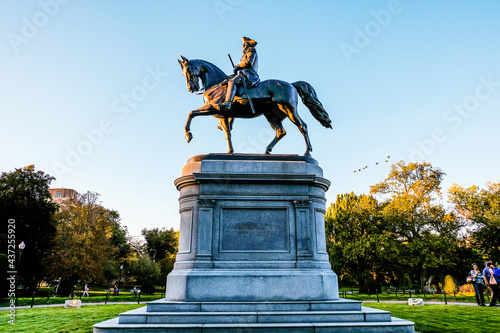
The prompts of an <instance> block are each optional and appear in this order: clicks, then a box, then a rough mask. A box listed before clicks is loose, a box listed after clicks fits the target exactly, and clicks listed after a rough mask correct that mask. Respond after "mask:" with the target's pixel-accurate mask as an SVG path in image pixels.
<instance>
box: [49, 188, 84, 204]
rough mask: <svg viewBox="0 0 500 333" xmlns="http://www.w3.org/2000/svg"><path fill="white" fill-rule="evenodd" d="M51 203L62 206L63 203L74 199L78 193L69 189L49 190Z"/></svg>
mask: <svg viewBox="0 0 500 333" xmlns="http://www.w3.org/2000/svg"><path fill="white" fill-rule="evenodd" d="M49 192H50V195H51V196H52V201H53V202H55V203H57V204H59V205H64V203H65V202H66V201H68V200H71V199H76V197H77V195H78V192H77V191H75V190H73V189H71V188H49Z"/></svg>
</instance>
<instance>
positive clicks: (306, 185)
mask: <svg viewBox="0 0 500 333" xmlns="http://www.w3.org/2000/svg"><path fill="white" fill-rule="evenodd" d="M175 185H176V187H177V189H178V190H179V191H180V198H179V207H180V210H179V211H180V215H181V223H180V236H179V252H178V254H177V257H176V263H175V266H174V270H173V271H172V272H171V273H170V274H169V275H168V277H167V289H166V290H167V291H166V298H165V299H162V300H158V301H155V302H151V303H148V305H147V307H144V308H140V309H137V310H133V311H129V312H125V313H122V314H121V315H120V317H119V318H116V319H113V320H109V321H105V322H102V323H99V324H96V325H94V332H340V331H342V332H414V329H413V323H412V322H409V321H404V320H399V319H395V318H392V317H391V315H390V312H386V311H381V310H376V309H370V308H364V307H361V303H360V302H356V301H348V300H343V299H339V297H338V294H339V293H338V283H337V276H336V275H335V273H334V272H333V271H332V270H331V266H330V263H329V260H328V253H327V251H326V239H325V226H324V214H325V205H326V199H325V191H327V190H328V187H329V186H330V182H329V181H328V180H327V179H325V178H323V171H322V169H321V168H320V167H319V165H318V163H317V162H316V161H315V160H314V159H312V158H308V157H303V156H298V155H246V154H209V155H199V156H195V157H193V158H191V159H190V160H189V161H188V163H187V164H186V166H185V167H184V168H183V170H182V176H181V177H179V178H178V179H176V180H175Z"/></svg>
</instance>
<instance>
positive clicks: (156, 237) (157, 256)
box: [141, 228, 179, 278]
mask: <svg viewBox="0 0 500 333" xmlns="http://www.w3.org/2000/svg"><path fill="white" fill-rule="evenodd" d="M141 233H142V235H143V236H144V239H145V240H146V243H145V245H144V249H145V252H146V253H147V254H148V255H149V257H150V258H151V259H153V261H155V262H157V263H159V265H160V268H161V275H162V277H163V278H164V277H166V276H167V274H168V273H170V271H172V269H173V267H174V263H175V255H176V253H177V250H178V249H179V231H175V230H174V229H173V228H171V229H167V228H162V229H159V228H153V229H142V232H141Z"/></svg>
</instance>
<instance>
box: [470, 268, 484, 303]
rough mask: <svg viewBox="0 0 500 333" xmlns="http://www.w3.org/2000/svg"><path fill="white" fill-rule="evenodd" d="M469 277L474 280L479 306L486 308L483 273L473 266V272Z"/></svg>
mask: <svg viewBox="0 0 500 333" xmlns="http://www.w3.org/2000/svg"><path fill="white" fill-rule="evenodd" d="M469 276H470V277H471V278H472V285H473V286H474V292H475V293H476V302H477V305H479V306H486V304H484V276H483V272H481V270H480V269H479V268H478V267H477V265H476V264H472V270H471V271H470V273H469Z"/></svg>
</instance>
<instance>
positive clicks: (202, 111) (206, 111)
mask: <svg viewBox="0 0 500 333" xmlns="http://www.w3.org/2000/svg"><path fill="white" fill-rule="evenodd" d="M216 111H217V110H216V109H214V108H213V107H212V106H211V105H205V106H202V107H201V108H199V109H196V110H193V111H191V112H189V115H188V118H187V121H186V125H185V126H184V134H185V137H186V141H187V142H188V143H189V142H190V141H191V140H192V139H193V134H191V120H193V118H194V117H197V116H212V115H214V114H215V112H216Z"/></svg>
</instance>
